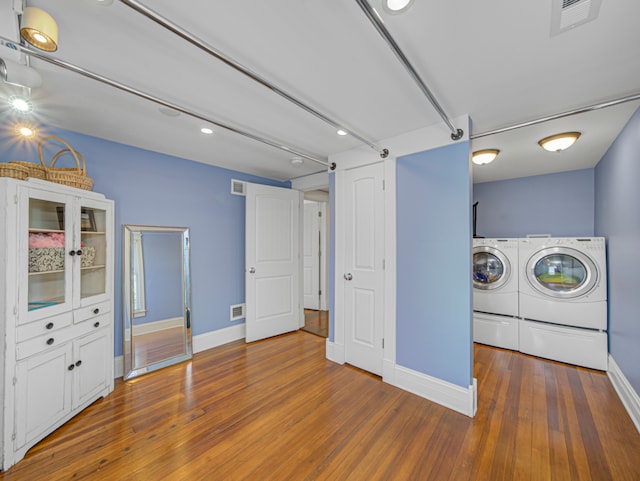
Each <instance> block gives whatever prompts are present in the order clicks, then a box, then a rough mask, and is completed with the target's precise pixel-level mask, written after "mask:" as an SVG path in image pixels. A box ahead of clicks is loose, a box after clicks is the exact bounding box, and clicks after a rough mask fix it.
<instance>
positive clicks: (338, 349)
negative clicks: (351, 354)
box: [325, 339, 344, 364]
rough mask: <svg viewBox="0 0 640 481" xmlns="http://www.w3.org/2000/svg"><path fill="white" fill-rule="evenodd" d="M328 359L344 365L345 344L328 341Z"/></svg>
mask: <svg viewBox="0 0 640 481" xmlns="http://www.w3.org/2000/svg"><path fill="white" fill-rule="evenodd" d="M325 345H326V358H327V359H328V360H329V361H333V362H337V363H338V364H344V344H337V343H335V342H331V341H330V340H329V339H327V340H326V344H325Z"/></svg>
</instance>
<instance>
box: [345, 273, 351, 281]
mask: <svg viewBox="0 0 640 481" xmlns="http://www.w3.org/2000/svg"><path fill="white" fill-rule="evenodd" d="M344 279H345V280H346V281H350V280H351V279H353V276H352V275H351V273H350V272H347V273H346V274H345V275H344Z"/></svg>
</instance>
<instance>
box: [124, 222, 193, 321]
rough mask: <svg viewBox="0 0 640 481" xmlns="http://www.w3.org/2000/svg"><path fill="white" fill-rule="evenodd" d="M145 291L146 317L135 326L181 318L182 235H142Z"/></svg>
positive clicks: (182, 309)
mask: <svg viewBox="0 0 640 481" xmlns="http://www.w3.org/2000/svg"><path fill="white" fill-rule="evenodd" d="M142 251H143V259H144V288H145V303H146V309H147V314H146V316H144V317H136V318H135V319H134V320H133V323H134V324H135V325H139V324H143V323H148V322H156V321H163V320H166V319H173V318H176V317H183V316H184V296H183V287H182V234H181V233H177V232H176V233H171V234H169V233H166V232H145V233H144V234H142Z"/></svg>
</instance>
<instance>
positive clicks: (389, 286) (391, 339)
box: [382, 158, 397, 378]
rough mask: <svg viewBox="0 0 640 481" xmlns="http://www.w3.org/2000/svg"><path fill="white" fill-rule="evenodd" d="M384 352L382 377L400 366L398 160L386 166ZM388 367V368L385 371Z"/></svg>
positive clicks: (393, 159)
mask: <svg viewBox="0 0 640 481" xmlns="http://www.w3.org/2000/svg"><path fill="white" fill-rule="evenodd" d="M384 179H385V180H384V226H385V229H384V262H385V274H384V321H383V322H384V325H383V330H382V332H383V336H384V352H383V356H382V357H383V359H382V376H383V378H384V377H386V376H385V372H388V371H389V369H388V365H395V363H396V292H397V290H396V234H397V225H396V209H397V205H396V159H395V158H391V159H387V160H385V162H384ZM385 366H387V367H386V368H385Z"/></svg>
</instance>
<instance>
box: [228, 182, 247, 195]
mask: <svg viewBox="0 0 640 481" xmlns="http://www.w3.org/2000/svg"><path fill="white" fill-rule="evenodd" d="M231 193H232V194H235V195H242V196H246V195H247V183H246V182H242V181H241V180H236V179H231Z"/></svg>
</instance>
